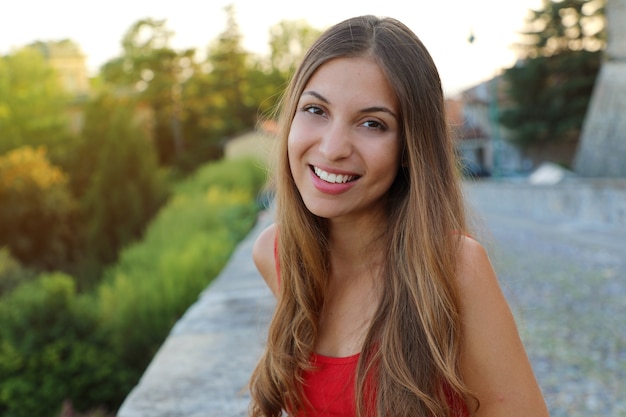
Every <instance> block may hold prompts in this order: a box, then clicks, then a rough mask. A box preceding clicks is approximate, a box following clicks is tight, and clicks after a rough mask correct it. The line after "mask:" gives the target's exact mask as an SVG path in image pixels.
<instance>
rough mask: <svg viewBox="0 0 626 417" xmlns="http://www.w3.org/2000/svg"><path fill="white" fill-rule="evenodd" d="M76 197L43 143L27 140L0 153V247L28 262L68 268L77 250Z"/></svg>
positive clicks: (39, 266)
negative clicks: (31, 144) (37, 144)
mask: <svg viewBox="0 0 626 417" xmlns="http://www.w3.org/2000/svg"><path fill="white" fill-rule="evenodd" d="M76 214H77V203H76V201H75V199H74V197H73V195H72V194H71V192H70V189H69V180H68V177H67V174H66V173H65V172H63V171H62V170H61V169H60V168H59V167H57V166H54V165H52V164H51V163H50V161H49V160H48V157H47V154H46V150H45V148H43V147H40V148H36V149H35V148H32V147H29V146H25V147H22V148H17V149H14V150H12V151H10V152H8V153H6V154H5V155H3V156H1V157H0V247H2V246H5V245H6V246H7V247H8V248H9V249H10V251H11V254H12V255H13V256H14V257H15V258H17V259H18V260H19V261H20V262H22V263H23V264H25V265H28V266H31V267H35V268H38V269H43V270H53V269H64V268H66V267H67V265H68V263H70V262H71V261H72V260H73V259H74V258H75V256H76V254H75V253H74V251H73V248H74V246H75V245H74V231H75V228H74V227H73V225H75V218H76Z"/></svg>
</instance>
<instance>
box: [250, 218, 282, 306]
mask: <svg viewBox="0 0 626 417" xmlns="http://www.w3.org/2000/svg"><path fill="white" fill-rule="evenodd" d="M276 233H277V229H276V225H275V224H272V225H270V226H268V227H267V228H265V229H264V230H263V231H262V232H261V233H260V234H259V236H258V237H257V239H256V240H255V242H254V246H253V247H252V259H253V261H254V264H255V265H256V267H257V269H258V270H259V273H260V274H261V276H262V277H263V279H264V280H265V282H266V283H267V286H268V287H269V288H270V290H272V292H273V293H274V295H276V294H278V273H277V271H276V259H275V257H274V245H275V242H276Z"/></svg>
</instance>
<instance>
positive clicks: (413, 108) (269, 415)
mask: <svg viewBox="0 0 626 417" xmlns="http://www.w3.org/2000/svg"><path fill="white" fill-rule="evenodd" d="M338 57H369V58H373V59H374V60H376V62H377V63H378V65H379V66H380V68H381V69H382V71H383V72H384V73H385V75H386V77H387V79H388V80H389V83H390V84H391V86H392V88H393V89H394V91H395V93H396V96H397V99H398V103H399V108H400V113H401V114H400V119H401V129H400V137H401V140H402V142H403V145H402V158H401V159H402V166H401V167H400V169H399V173H398V175H397V177H396V180H395V182H394V184H393V185H392V187H391V189H390V190H389V193H388V195H389V198H388V206H387V217H386V218H387V221H388V225H387V227H386V228H385V230H386V231H385V234H384V235H383V236H382V237H381V239H383V242H385V244H384V245H382V246H381V247H384V248H387V249H386V250H387V253H386V257H385V259H386V260H387V263H386V265H385V267H384V269H383V277H382V282H384V284H383V291H382V298H381V301H380V305H379V306H378V310H377V312H376V314H375V317H374V319H373V321H372V323H371V326H370V329H369V332H368V335H367V337H366V340H365V342H364V346H363V349H362V352H361V355H360V359H359V365H358V370H357V376H356V387H355V390H356V398H357V404H356V409H357V415H358V416H374V415H376V416H394V417H401V416H406V417H408V416H411V417H416V416H429V417H430V416H435V417H444V416H449V415H452V413H453V410H451V407H450V405H449V404H450V398H457V399H459V400H460V401H461V402H464V401H465V399H466V398H471V394H470V392H469V391H468V389H467V388H466V387H465V385H464V384H463V381H462V379H461V377H460V374H459V369H458V358H459V351H460V340H461V337H462V334H461V318H460V317H459V300H458V294H457V288H456V281H455V274H456V264H457V252H458V247H457V246H458V240H459V239H458V236H459V235H460V234H462V233H465V232H466V223H465V214H464V205H463V199H462V193H461V188H460V181H459V178H458V172H459V171H458V169H457V168H458V167H457V162H456V157H455V151H454V144H453V142H452V139H451V137H450V132H449V128H448V124H447V121H446V115H445V109H444V96H443V91H442V88H441V81H440V79H439V74H438V72H437V69H436V66H435V64H434V62H433V60H432V58H431V56H430V54H429V53H428V51H427V50H426V48H425V47H424V45H423V44H422V42H421V41H420V40H419V39H418V37H417V36H416V35H415V34H414V33H413V32H412V31H411V30H410V29H409V28H407V27H406V26H405V25H403V24H402V23H400V22H399V21H397V20H395V19H391V18H378V17H374V16H361V17H356V18H352V19H348V20H346V21H343V22H341V23H339V24H337V25H335V26H333V27H331V28H330V29H328V30H327V31H326V32H325V33H323V34H322V35H321V37H320V38H319V39H318V40H317V41H316V42H315V43H314V44H313V46H312V47H311V48H310V49H309V50H308V52H307V54H306V55H305V57H304V59H303V61H302V63H301V64H300V66H299V67H298V69H297V71H296V73H295V75H294V77H293V78H292V80H291V82H290V85H289V87H288V89H287V91H286V93H285V95H284V97H283V101H282V103H281V104H282V106H281V113H280V116H279V128H280V131H279V133H278V153H277V165H276V167H275V190H276V201H275V204H276V222H277V224H278V234H279V235H278V240H279V242H280V244H279V250H278V257H279V262H280V275H281V282H280V293H279V296H278V300H277V306H276V310H275V313H274V317H273V319H272V322H271V324H270V327H269V333H268V341H267V346H266V350H265V353H264V355H263V357H262V359H261V361H260V362H259V364H258V365H257V368H256V369H255V371H254V373H253V375H252V378H251V394H252V403H251V408H250V410H251V415H252V416H254V417H257V416H263V417H277V416H281V415H282V412H283V410H287V411H289V412H295V413H299V412H301V411H300V410H302V409H303V408H304V407H303V406H304V404H305V403H306V399H305V398H304V396H303V394H302V379H301V376H302V372H303V371H304V370H308V369H310V356H311V354H312V353H313V350H314V346H315V343H316V340H317V335H318V321H319V317H320V313H321V311H322V306H323V303H324V295H325V292H326V280H327V277H328V273H329V260H328V254H327V253H328V252H327V247H328V241H327V225H326V221H325V220H324V219H322V218H319V217H317V216H315V215H313V214H312V213H310V212H309V211H308V210H307V209H306V207H305V205H304V203H303V201H302V199H301V197H300V194H299V192H298V189H297V188H296V185H295V182H294V180H293V177H292V175H291V171H290V169H289V162H288V155H287V137H288V134H289V130H290V127H291V122H292V119H293V117H294V114H295V111H296V105H297V102H298V100H299V98H300V95H301V93H302V91H303V89H304V87H305V85H306V84H307V82H308V80H309V79H310V78H311V76H312V75H313V74H314V72H315V71H316V70H317V69H318V68H319V67H320V66H321V65H323V64H324V63H325V62H328V61H329V60H331V59H333V58H338ZM369 381H371V384H373V386H374V390H373V391H372V390H368V388H367V387H368V386H370V385H368V384H370V382H369ZM372 392H375V398H369V394H370V393H372ZM374 403H375V404H376V407H375V408H376V410H370V409H368V407H364V404H374ZM369 408H371V407H369Z"/></svg>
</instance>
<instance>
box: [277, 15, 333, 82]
mask: <svg viewBox="0 0 626 417" xmlns="http://www.w3.org/2000/svg"><path fill="white" fill-rule="evenodd" d="M320 34H321V31H320V30H319V29H316V28H314V27H312V26H311V25H310V24H309V23H308V22H307V21H305V20H283V21H280V22H278V23H277V24H275V25H273V26H272V27H271V28H270V41H269V44H270V51H271V52H270V62H271V67H272V69H274V70H276V71H279V72H280V73H282V74H284V76H285V79H287V78H288V77H289V75H290V74H291V72H292V71H293V70H294V69H295V67H296V66H297V65H298V64H299V63H300V61H301V60H302V58H303V57H304V53H305V52H306V50H307V49H308V48H309V46H311V44H312V43H313V41H314V40H315V39H317V37H318V36H319V35H320Z"/></svg>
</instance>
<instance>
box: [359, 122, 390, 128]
mask: <svg viewBox="0 0 626 417" xmlns="http://www.w3.org/2000/svg"><path fill="white" fill-rule="evenodd" d="M363 126H365V127H367V128H368V129H376V130H387V127H386V126H385V125H384V124H382V123H381V122H378V121H376V120H368V121H366V122H364V123H363Z"/></svg>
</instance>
